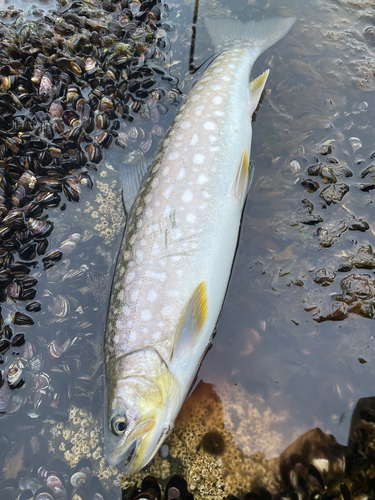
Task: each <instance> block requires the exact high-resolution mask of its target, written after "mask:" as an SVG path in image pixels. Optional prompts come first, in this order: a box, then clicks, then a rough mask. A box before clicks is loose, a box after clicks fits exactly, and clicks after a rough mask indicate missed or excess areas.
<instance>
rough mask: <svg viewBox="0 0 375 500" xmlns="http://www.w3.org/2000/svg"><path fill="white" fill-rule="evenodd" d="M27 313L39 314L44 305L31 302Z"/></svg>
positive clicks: (27, 307)
mask: <svg viewBox="0 0 375 500" xmlns="http://www.w3.org/2000/svg"><path fill="white" fill-rule="evenodd" d="M25 309H26V311H27V312H39V311H40V310H41V309H42V304H40V303H39V302H37V301H33V302H30V303H29V304H27V306H26V307H25Z"/></svg>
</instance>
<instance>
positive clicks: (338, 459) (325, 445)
mask: <svg viewBox="0 0 375 500" xmlns="http://www.w3.org/2000/svg"><path fill="white" fill-rule="evenodd" d="M346 454H347V449H346V447H345V446H342V445H340V444H338V443H337V441H336V439H335V438H334V437H333V436H332V435H331V434H325V433H324V432H322V431H321V429H311V430H309V431H308V432H306V433H305V434H302V436H300V437H299V438H298V439H296V440H295V441H294V442H293V443H292V444H291V445H290V446H288V448H286V450H285V451H283V453H282V454H281V455H280V474H281V477H282V479H283V482H284V483H285V485H286V487H287V490H289V492H292V491H293V492H294V491H295V490H297V491H299V490H300V489H301V490H302V488H303V490H304V494H305V495H304V496H303V497H304V498H309V493H310V494H312V493H313V492H314V493H317V492H323V491H324V490H325V489H326V485H327V484H328V483H329V481H330V479H332V478H333V477H335V479H338V478H337V476H339V477H341V478H342V479H343V478H344V475H345V465H344V464H345V455H346Z"/></svg>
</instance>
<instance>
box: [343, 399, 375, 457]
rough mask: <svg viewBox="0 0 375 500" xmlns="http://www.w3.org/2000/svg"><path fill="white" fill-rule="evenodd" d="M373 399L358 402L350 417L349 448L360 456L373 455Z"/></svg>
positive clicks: (374, 420) (374, 446) (374, 444)
mask: <svg viewBox="0 0 375 500" xmlns="http://www.w3.org/2000/svg"><path fill="white" fill-rule="evenodd" d="M374 424H375V398H374V397H369V398H361V399H359V400H358V402H357V404H356V407H355V409H354V412H353V415H352V421H351V426H350V433H349V448H350V449H351V450H353V452H354V453H355V454H358V453H360V454H361V455H362V456H366V455H372V456H373V455H374V454H375V426H374Z"/></svg>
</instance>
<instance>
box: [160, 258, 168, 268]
mask: <svg viewBox="0 0 375 500" xmlns="http://www.w3.org/2000/svg"><path fill="white" fill-rule="evenodd" d="M166 264H167V261H166V259H160V260H159V266H161V267H165V266H166Z"/></svg>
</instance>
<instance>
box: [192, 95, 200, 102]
mask: <svg viewBox="0 0 375 500" xmlns="http://www.w3.org/2000/svg"><path fill="white" fill-rule="evenodd" d="M200 98H201V96H200V95H199V94H194V95H193V97H192V98H191V100H192V101H193V102H196V101H199V99H200Z"/></svg>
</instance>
